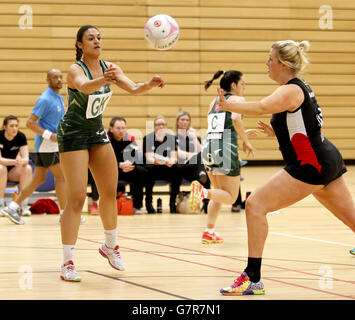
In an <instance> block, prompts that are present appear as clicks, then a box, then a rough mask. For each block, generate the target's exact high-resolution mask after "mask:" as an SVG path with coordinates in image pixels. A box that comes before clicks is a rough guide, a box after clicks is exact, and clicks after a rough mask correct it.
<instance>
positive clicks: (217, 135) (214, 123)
mask: <svg viewBox="0 0 355 320" xmlns="http://www.w3.org/2000/svg"><path fill="white" fill-rule="evenodd" d="M230 96H231V94H229V93H228V94H225V95H224V97H225V98H226V99H228V98H229V97H230ZM218 100H219V98H217V99H216V101H215V103H214V105H213V107H212V108H211V110H210V112H209V113H208V129H207V140H216V139H217V140H222V139H223V140H224V142H225V143H226V142H230V143H231V144H233V145H235V146H237V139H238V138H237V133H236V131H235V129H234V125H233V120H232V113H231V112H229V111H222V110H221V111H215V109H216V106H217V103H218Z"/></svg>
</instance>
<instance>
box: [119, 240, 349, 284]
mask: <svg viewBox="0 0 355 320" xmlns="http://www.w3.org/2000/svg"><path fill="white" fill-rule="evenodd" d="M121 237H122V238H126V239H130V240H135V241H141V242H147V243H150V244H155V245H160V246H164V247H171V248H175V249H181V250H186V251H192V252H198V253H204V254H209V255H213V256H217V257H222V258H227V259H231V260H237V261H243V262H246V261H247V260H246V259H241V258H236V257H230V256H226V255H220V254H216V253H210V252H206V251H202V250H197V249H189V248H183V247H178V246H173V245H168V244H163V243H159V242H154V241H149V240H142V239H136V238H130V237H127V236H122V235H121ZM263 266H267V267H271V268H276V269H281V270H284V271H291V272H296V273H302V274H306V275H312V276H317V277H319V274H315V273H311V272H305V271H300V270H295V269H290V268H285V267H280V266H275V265H271V264H264V263H263ZM332 279H333V280H337V281H341V282H345V283H350V284H355V281H348V280H343V279H338V278H332Z"/></svg>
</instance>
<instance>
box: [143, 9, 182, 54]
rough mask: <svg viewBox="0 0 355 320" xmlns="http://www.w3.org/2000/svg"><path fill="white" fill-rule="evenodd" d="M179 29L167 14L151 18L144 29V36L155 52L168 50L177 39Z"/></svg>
mask: <svg viewBox="0 0 355 320" xmlns="http://www.w3.org/2000/svg"><path fill="white" fill-rule="evenodd" d="M179 35H180V28H179V25H178V23H177V22H176V21H175V19H174V18H172V17H170V16H168V15H167V14H158V15H156V16H154V17H151V18H150V19H149V20H148V21H147V23H146V24H145V27H144V36H145V38H146V39H147V41H148V42H149V44H150V45H151V46H152V47H153V48H154V49H156V50H168V49H170V48H171V47H172V46H173V45H174V44H175V43H176V42H177V41H178V39H179Z"/></svg>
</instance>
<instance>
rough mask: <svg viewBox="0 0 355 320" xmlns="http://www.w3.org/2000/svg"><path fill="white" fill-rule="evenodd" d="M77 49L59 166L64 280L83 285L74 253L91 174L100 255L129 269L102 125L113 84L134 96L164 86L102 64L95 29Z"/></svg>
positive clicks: (83, 32)
mask: <svg viewBox="0 0 355 320" xmlns="http://www.w3.org/2000/svg"><path fill="white" fill-rule="evenodd" d="M75 47H76V60H77V61H76V62H75V63H74V64H73V65H71V67H70V69H69V72H68V76H67V84H68V110H67V112H66V114H65V116H64V118H63V119H62V121H61V122H60V124H59V126H58V144H59V152H60V163H61V166H62V170H63V172H64V176H65V184H66V190H67V203H66V206H65V209H64V212H63V217H62V220H61V234H62V243H63V253H64V257H63V265H62V268H61V278H62V279H63V280H66V281H81V278H80V276H79V275H78V274H77V272H76V270H75V267H74V263H73V254H74V246H75V243H76V240H77V237H78V231H79V225H80V216H81V212H82V208H83V205H84V202H85V198H86V191H87V183H88V169H90V171H91V173H92V175H93V177H94V180H95V183H96V185H97V189H98V192H99V195H100V204H99V207H100V208H99V209H100V210H99V211H100V217H101V221H102V224H103V227H104V231H105V243H104V244H102V246H101V247H100V248H99V252H100V254H101V255H102V256H103V257H105V258H107V259H108V262H109V264H110V265H111V266H112V267H113V268H115V269H117V270H124V268H125V266H124V263H123V261H122V258H121V255H120V252H119V247H118V245H117V229H116V228H117V204H116V185H117V181H118V170H117V161H116V157H115V154H114V152H113V149H112V146H111V144H110V139H109V138H108V136H107V133H106V130H105V128H104V125H103V123H102V113H103V112H104V110H105V108H106V106H107V104H108V101H109V100H110V98H111V95H112V92H111V89H110V84H116V85H117V86H118V87H120V88H121V89H123V90H125V91H127V92H129V93H130V94H133V95H138V94H142V93H145V92H147V91H149V90H151V89H152V88H154V87H160V88H163V87H164V81H163V79H162V78H161V77H160V76H157V75H156V76H154V77H153V78H152V79H151V80H149V81H147V82H144V83H135V82H133V81H132V80H131V79H129V78H128V77H127V76H126V75H125V74H124V73H123V71H122V69H121V68H120V67H119V66H117V65H116V64H114V63H112V62H107V61H103V60H100V55H101V52H102V41H101V34H100V31H99V30H98V28H97V27H95V26H92V25H85V26H82V27H81V28H80V29H79V30H78V32H77V37H76V44H75Z"/></svg>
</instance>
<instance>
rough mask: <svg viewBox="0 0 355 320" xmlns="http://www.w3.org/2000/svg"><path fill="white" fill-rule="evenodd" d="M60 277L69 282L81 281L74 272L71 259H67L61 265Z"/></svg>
mask: <svg viewBox="0 0 355 320" xmlns="http://www.w3.org/2000/svg"><path fill="white" fill-rule="evenodd" d="M60 278H61V279H62V280H64V281H70V282H80V281H81V278H80V276H79V275H78V273H77V272H76V269H75V266H74V262H73V261H72V260H69V261H68V262H67V263H65V264H63V265H62V267H61V273H60Z"/></svg>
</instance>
